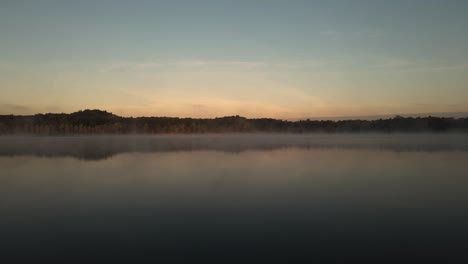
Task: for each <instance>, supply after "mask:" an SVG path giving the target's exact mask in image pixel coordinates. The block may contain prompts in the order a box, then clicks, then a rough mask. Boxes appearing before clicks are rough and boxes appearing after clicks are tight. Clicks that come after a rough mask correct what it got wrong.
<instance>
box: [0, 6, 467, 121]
mask: <svg viewBox="0 0 468 264" xmlns="http://www.w3.org/2000/svg"><path fill="white" fill-rule="evenodd" d="M467 13H468V1H465V0H445V1H442V0H440V1H434V0H392V1H387V0H366V1H364V0H353V1H349V0H342V1H339V0H318V1H313V0H309V1H294V0H288V1H276V0H265V1H255V0H248V1H242V0H238V1H224V0H217V1H193V0H191V1H177V0H172V1H139V0H135V1H123V0H122V1H119V0H115V1H105V0H97V1H94V0H93V1H88V0H80V1H66V0H63V1H48V0H40V1H32V0H31V1H22V0H0V114H34V113H45V112H65V113H69V112H74V111H77V110H82V109H102V110H107V111H110V112H113V113H115V114H118V115H123V116H179V117H218V116H228V115H241V116H246V117H272V118H281V119H297V118H313V117H338V116H373V115H393V114H407V113H437V112H468V15H467Z"/></svg>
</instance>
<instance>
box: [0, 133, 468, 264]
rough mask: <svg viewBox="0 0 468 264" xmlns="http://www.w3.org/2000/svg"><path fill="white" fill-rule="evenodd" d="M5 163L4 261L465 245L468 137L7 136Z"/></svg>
mask: <svg viewBox="0 0 468 264" xmlns="http://www.w3.org/2000/svg"><path fill="white" fill-rule="evenodd" d="M0 169H1V170H0V216H1V217H0V263H25V262H26V263H91V262H95V263H106V262H111V263H116V262H125V263H144V262H148V263H157V262H158V261H161V263H173V262H186V263H189V262H190V263H191V262H193V261H203V262H216V263H226V262H234V263H247V262H251V261H255V262H257V263H271V262H280V263H291V262H293V263H298V262H304V263H311V262H312V261H315V260H319V261H318V263H323V262H340V263H348V262H350V260H357V259H359V260H370V261H376V263H381V262H383V261H386V260H391V261H393V262H403V261H413V262H416V263H418V261H425V262H428V261H431V260H432V261H437V262H439V263H440V261H443V262H445V263H447V262H455V261H456V260H462V258H464V257H465V255H467V254H466V253H465V251H466V250H467V247H468V136H466V135H311V136H301V135H279V136H272V135H227V136H156V137H150V136H147V137H145V136H141V137H136V136H135V137H133V136H120V137H119V136H117V137H116V136H114V137H56V138H53V137H3V138H0ZM203 262H202V263H203Z"/></svg>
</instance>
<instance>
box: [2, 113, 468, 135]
mask: <svg viewBox="0 0 468 264" xmlns="http://www.w3.org/2000/svg"><path fill="white" fill-rule="evenodd" d="M449 131H453V132H468V118H458V119H455V118H441V117H432V116H429V117H423V118H420V117H418V118H412V117H406V118H405V117H401V116H396V117H394V118H389V119H379V120H373V121H370V120H342V121H331V120H320V121H313V120H309V119H307V120H300V121H294V122H293V121H287V120H278V119H271V118H257V119H248V118H245V117H241V116H227V117H220V118H212V119H210V118H201V119H194V118H177V117H137V118H133V117H120V116H117V115H114V114H112V113H109V112H106V111H101V110H84V111H78V112H75V113H71V114H36V115H32V116H16V115H0V134H18V133H20V134H37V135H69V134H130V133H138V134H140V133H141V134H161V133H174V134H175V133H177V134H188V133H362V132H384V133H392V132H437V133H440V132H449Z"/></svg>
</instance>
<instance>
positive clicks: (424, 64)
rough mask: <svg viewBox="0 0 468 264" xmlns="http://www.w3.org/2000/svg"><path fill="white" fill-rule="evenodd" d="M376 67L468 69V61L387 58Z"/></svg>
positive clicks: (423, 69)
mask: <svg viewBox="0 0 468 264" xmlns="http://www.w3.org/2000/svg"><path fill="white" fill-rule="evenodd" d="M374 68H376V69H385V70H397V71H401V72H414V71H444V70H463V69H468V63H463V62H461V63H460V62H459V63H453V62H443V61H428V60H409V59H402V58H385V59H382V60H381V62H379V63H377V64H375V65H374Z"/></svg>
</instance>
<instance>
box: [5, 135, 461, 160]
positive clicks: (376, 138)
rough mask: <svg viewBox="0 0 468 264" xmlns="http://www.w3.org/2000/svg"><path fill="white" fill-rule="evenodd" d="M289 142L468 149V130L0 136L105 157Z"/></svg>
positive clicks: (50, 152) (33, 151)
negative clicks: (340, 133)
mask: <svg viewBox="0 0 468 264" xmlns="http://www.w3.org/2000/svg"><path fill="white" fill-rule="evenodd" d="M285 148H300V149H313V148H341V149H382V150H392V151H447V150H461V151H468V135H466V134H388V135H385V134H360V135H359V134H358V135H356V134H344V135H327V134H322V135H320V134H319V135H188V136H185V135H182V136H175V135H172V136H77V137H21V136H17V137H0V156H22V155H34V156H41V157H61V156H69V157H75V158H79V159H84V160H99V159H106V158H109V157H112V156H114V155H117V154H120V153H129V152H131V153H147V152H168V151H201V150H214V151H222V152H243V151H249V150H260V151H266V150H277V149H285Z"/></svg>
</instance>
